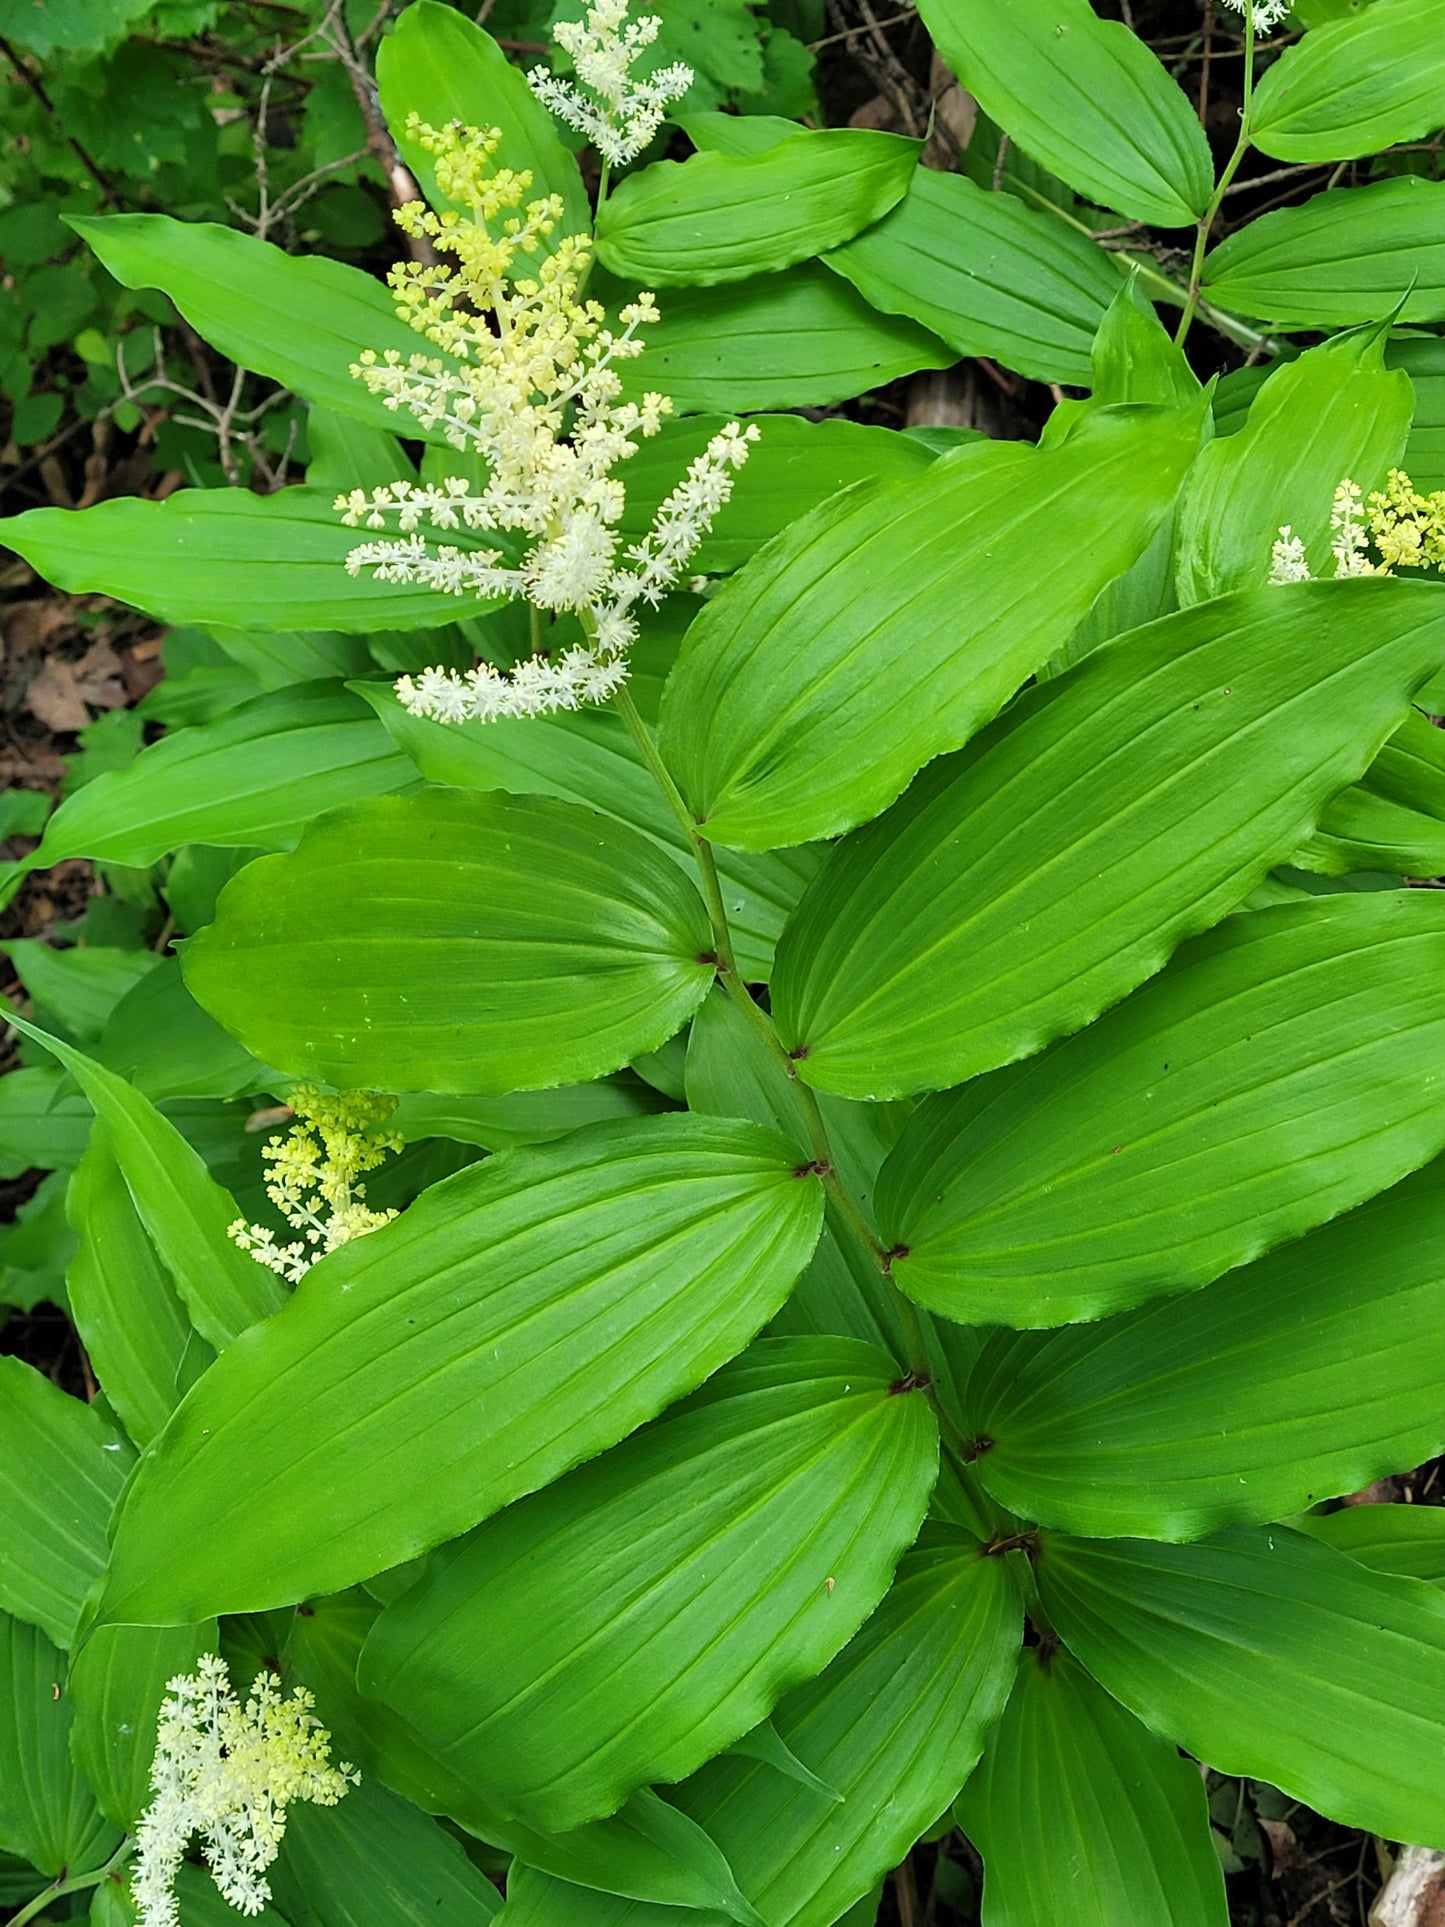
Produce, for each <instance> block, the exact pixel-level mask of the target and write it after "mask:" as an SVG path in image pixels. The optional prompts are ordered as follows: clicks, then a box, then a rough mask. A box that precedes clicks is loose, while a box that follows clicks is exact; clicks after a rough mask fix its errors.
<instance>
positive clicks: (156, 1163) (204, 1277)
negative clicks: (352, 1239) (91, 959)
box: [10, 1017, 286, 1618]
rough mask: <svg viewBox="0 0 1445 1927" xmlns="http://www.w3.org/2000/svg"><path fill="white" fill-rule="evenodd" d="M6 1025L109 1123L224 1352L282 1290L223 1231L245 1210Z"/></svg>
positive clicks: (113, 1099) (88, 1071) (107, 1089)
mask: <svg viewBox="0 0 1445 1927" xmlns="http://www.w3.org/2000/svg"><path fill="white" fill-rule="evenodd" d="M10 1021H11V1022H12V1023H13V1024H14V1025H15V1026H16V1028H17V1029H18V1030H22V1031H24V1033H25V1035H26V1036H27V1037H32V1038H34V1040H35V1042H36V1043H38V1044H43V1045H44V1047H45V1048H46V1050H48V1051H49V1052H50V1053H51V1055H52V1056H54V1057H58V1058H59V1059H60V1062H61V1063H62V1064H63V1065H64V1066H65V1068H66V1070H68V1071H69V1072H70V1074H71V1076H72V1077H73V1078H74V1079H75V1081H76V1083H77V1084H79V1086H80V1088H81V1090H82V1091H84V1093H85V1095H86V1096H87V1097H88V1098H89V1099H90V1102H91V1103H92V1104H93V1105H94V1107H95V1112H96V1115H97V1117H99V1118H101V1119H102V1120H103V1121H104V1123H105V1124H106V1125H107V1126H108V1127H109V1131H110V1141H111V1147H112V1149H113V1150H114V1152H115V1157H116V1162H117V1163H118V1164H119V1166H120V1169H121V1172H122V1174H123V1175H124V1178H125V1182H126V1186H127V1189H128V1190H129V1191H130V1195H131V1199H132V1202H133V1203H134V1205H135V1209H136V1213H137V1216H138V1217H139V1219H140V1222H141V1224H142V1225H143V1226H144V1227H145V1230H146V1233H147V1235H148V1236H149V1238H150V1240H151V1242H152V1244H153V1245H154V1246H155V1249H156V1252H157V1253H158V1255H159V1257H160V1259H161V1262H162V1263H163V1264H164V1265H165V1267H166V1269H167V1271H169V1272H170V1274H171V1276H172V1278H173V1279H174V1280H175V1284H176V1287H177V1289H178V1290H179V1292H180V1294H181V1296H182V1298H183V1299H184V1300H185V1302H186V1307H187V1309H188V1311H189V1312H190V1315H191V1318H192V1320H193V1322H194V1324H195V1327H196V1329H197V1331H199V1332H200V1334H201V1336H202V1337H203V1338H205V1339H207V1340H208V1341H209V1342H210V1343H211V1344H212V1345H214V1346H215V1347H216V1349H217V1350H218V1351H219V1350H221V1349H222V1348H223V1347H225V1346H226V1345H229V1344H230V1342H231V1340H232V1339H233V1338H235V1337H236V1336H237V1334H238V1333H240V1332H243V1331H244V1330H245V1329H246V1327H247V1326H248V1325H252V1324H255V1323H256V1321H257V1320H258V1319H264V1318H267V1317H269V1316H270V1314H271V1313H272V1312H273V1311H275V1310H276V1309H277V1307H278V1306H279V1305H280V1304H281V1303H282V1302H283V1300H284V1299H285V1296H286V1293H285V1289H284V1287H283V1286H282V1284H281V1281H280V1279H279V1278H277V1277H276V1275H275V1273H274V1272H270V1271H267V1270H266V1268H265V1267H264V1266H263V1265H258V1264H257V1263H256V1262H255V1261H254V1259H251V1258H248V1257H247V1256H246V1254H245V1253H244V1252H243V1251H241V1250H240V1249H239V1247H238V1246H236V1245H235V1244H233V1243H232V1242H231V1239H230V1238H229V1237H228V1236H227V1235H226V1233H227V1227H228V1226H230V1225H232V1224H234V1223H235V1221H236V1219H237V1218H238V1217H239V1215H240V1213H239V1212H238V1211H237V1210H236V1204H235V1200H234V1199H233V1198H232V1196H231V1194H230V1192H229V1191H226V1190H224V1189H223V1188H222V1186H221V1185H219V1184H217V1182H216V1180H215V1179H214V1178H213V1177H212V1176H211V1174H210V1172H209V1171H208V1170H207V1169H206V1165H205V1161H204V1159H203V1158H202V1157H201V1154H200V1152H199V1151H197V1150H195V1149H194V1148H193V1147H192V1146H191V1145H190V1144H188V1143H187V1142H186V1140H185V1138H183V1137H182V1136H181V1134H180V1132H179V1131H178V1130H177V1129H176V1127H175V1125H174V1124H172V1123H171V1121H170V1120H169V1118H166V1117H163V1116H162V1115H161V1113H160V1112H159V1111H158V1110H157V1109H156V1108H155V1106H154V1105H153V1104H152V1103H151V1102H150V1100H149V1099H148V1098H145V1097H142V1096H141V1094H140V1092H139V1091H134V1090H132V1089H131V1087H130V1085H129V1084H127V1083H126V1082H125V1080H124V1079H123V1078H120V1077H117V1076H116V1074H115V1072H114V1071H108V1070H106V1069H105V1067H104V1066H103V1065H101V1064H97V1063H96V1062H95V1060H94V1058H91V1057H87V1056H85V1055H84V1054H83V1052H81V1051H78V1050H75V1049H73V1048H72V1047H71V1046H70V1045H69V1044H62V1043H60V1042H59V1041H58V1040H57V1039H56V1038H54V1037H47V1036H46V1034H45V1032H44V1031H41V1030H37V1029H36V1028H35V1026H34V1025H33V1024H27V1023H26V1022H24V1020H23V1019H21V1018H19V1017H12V1018H11V1020H10ZM192 1617H193V1618H199V1617H201V1615H200V1614H193V1615H192Z"/></svg>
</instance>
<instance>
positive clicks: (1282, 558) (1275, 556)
mask: <svg viewBox="0 0 1445 1927" xmlns="http://www.w3.org/2000/svg"><path fill="white" fill-rule="evenodd" d="M1269 580H1270V583H1271V585H1272V586H1276V585H1278V584H1279V583H1282V582H1308V581H1309V580H1310V565H1309V560H1308V558H1307V557H1306V555H1305V545H1304V543H1303V542H1301V540H1300V539H1299V537H1298V536H1297V535H1296V534H1295V532H1294V530H1293V529H1292V528H1291V527H1290V525H1289V523H1288V522H1285V523H1283V524H1282V525H1281V527H1280V531H1279V540H1278V541H1277V542H1276V543H1275V545H1274V547H1273V548H1272V549H1271V550H1270V552H1269Z"/></svg>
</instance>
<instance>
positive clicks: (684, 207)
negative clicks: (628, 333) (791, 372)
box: [597, 127, 918, 287]
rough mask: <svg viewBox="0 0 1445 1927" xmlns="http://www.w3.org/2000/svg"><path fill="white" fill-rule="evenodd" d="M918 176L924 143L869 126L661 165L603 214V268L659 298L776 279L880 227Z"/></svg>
mask: <svg viewBox="0 0 1445 1927" xmlns="http://www.w3.org/2000/svg"><path fill="white" fill-rule="evenodd" d="M917 166H918V143H917V141H910V140H904V139H902V138H901V137H900V136H899V135H897V134H879V133H874V132H872V131H870V130H868V129H865V128H857V127H824V128H813V129H806V130H803V129H800V130H797V131H795V132H794V133H792V134H791V135H790V136H789V138H788V139H786V140H783V141H780V142H779V143H778V144H777V145H776V146H773V147H769V148H767V149H765V150H764V151H763V152H762V153H758V154H748V155H734V154H718V153H707V154H694V155H692V156H691V158H690V159H688V160H685V161H655V162H654V163H653V165H652V166H651V167H645V168H642V169H640V170H639V171H638V172H637V173H634V174H630V175H629V176H628V177H627V178H626V179H625V180H624V181H622V182H621V183H620V184H619V186H618V187H617V188H616V189H615V191H614V192H613V194H612V195H611V197H610V198H609V199H608V200H607V201H606V202H605V203H604V204H603V206H602V208H601V210H600V211H599V213H598V216H597V258H598V260H599V261H600V262H601V263H602V265H603V266H604V267H605V268H608V269H610V270H611V271H612V273H614V274H619V275H623V276H625V277H627V278H629V279H631V280H634V281H641V282H643V283H644V284H645V285H647V286H648V287H653V286H657V287H666V286H668V285H681V286H683V287H699V286H701V287H710V286H712V285H713V284H715V283H717V282H721V281H742V280H745V279H747V278H748V277H749V276H754V275H757V274H759V273H763V274H772V273H776V272H777V271H778V270H780V269H782V268H790V267H794V266H796V264H797V263H798V262H800V261H806V260H808V259H809V258H810V257H811V256H813V255H815V254H823V253H825V252H826V251H827V250H828V249H829V248H835V247H838V246H840V245H841V244H842V243H843V242H844V241H850V240H851V239H852V238H853V236H854V235H855V234H857V233H859V232H860V231H861V230H862V229H863V228H866V227H868V226H870V225H871V224H872V223H873V222H874V221H877V220H879V219H880V218H881V217H882V216H883V215H885V214H886V213H887V212H888V210H889V208H891V207H893V206H894V205H895V204H896V203H897V202H898V201H899V200H900V199H901V198H902V197H903V195H904V193H905V192H906V191H907V189H908V184H909V180H910V177H911V176H912V175H913V174H914V173H915V172H916V171H917Z"/></svg>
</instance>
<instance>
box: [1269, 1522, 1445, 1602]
mask: <svg viewBox="0 0 1445 1927" xmlns="http://www.w3.org/2000/svg"><path fill="white" fill-rule="evenodd" d="M1295 1524H1296V1525H1298V1526H1299V1528H1300V1530H1301V1531H1303V1532H1307V1533H1309V1535H1310V1537H1311V1538H1312V1539H1323V1541H1324V1542H1325V1544H1326V1545H1327V1546H1333V1547H1334V1548H1335V1550H1336V1551H1337V1552H1347V1553H1348V1554H1349V1555H1350V1557H1351V1558H1352V1559H1358V1560H1359V1562H1360V1564H1361V1565H1362V1566H1369V1567H1370V1569H1371V1570H1372V1571H1373V1572H1392V1573H1396V1574H1398V1576H1399V1577H1400V1578H1402V1579H1427V1580H1428V1581H1429V1582H1430V1584H1431V1585H1432V1586H1445V1506H1436V1505H1347V1506H1342V1507H1341V1508H1340V1510H1339V1511H1338V1512H1324V1513H1306V1514H1305V1516H1304V1517H1303V1518H1300V1519H1297V1520H1296V1521H1295Z"/></svg>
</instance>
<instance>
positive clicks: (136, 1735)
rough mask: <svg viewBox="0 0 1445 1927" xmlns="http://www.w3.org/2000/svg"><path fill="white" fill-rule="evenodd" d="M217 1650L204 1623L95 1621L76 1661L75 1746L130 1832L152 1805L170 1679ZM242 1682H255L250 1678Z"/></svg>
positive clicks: (109, 1810)
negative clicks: (163, 1706)
mask: <svg viewBox="0 0 1445 1927" xmlns="http://www.w3.org/2000/svg"><path fill="white" fill-rule="evenodd" d="M215 1650H216V1627H215V1623H214V1621H212V1622H211V1623H209V1624H207V1625H203V1626H97V1627H94V1628H92V1629H91V1631H90V1633H89V1635H88V1637H87V1639H86V1641H85V1643H84V1645H83V1646H82V1647H81V1648H80V1650H79V1652H78V1653H77V1654H76V1656H75V1663H74V1665H73V1666H72V1667H71V1671H70V1679H69V1683H68V1691H69V1694H70V1700H71V1706H72V1710H73V1722H72V1725H71V1730H70V1752H71V1757H72V1758H73V1759H74V1761H75V1764H76V1766H77V1767H78V1768H79V1769H80V1771H81V1773H83V1774H84V1776H85V1780H86V1784H87V1785H88V1786H90V1787H91V1788H92V1789H93V1790H94V1793H95V1796H96V1801H97V1803H98V1805H99V1807H100V1810H101V1812H102V1813H103V1814H104V1815H105V1817H106V1818H107V1819H108V1820H111V1821H113V1822H114V1823H115V1825H116V1826H118V1827H123V1828H124V1829H125V1830H126V1832H127V1833H134V1831H135V1825H136V1822H137V1821H138V1820H139V1819H140V1817H141V1814H142V1813H143V1812H144V1811H145V1809H146V1808H147V1807H148V1806H149V1805H150V1803H151V1800H152V1798H153V1791H152V1788H151V1777H150V1776H151V1762H152V1760H153V1759H154V1757H155V1751H156V1721H157V1719H158V1717H159V1714H160V1710H161V1701H162V1700H163V1699H164V1698H165V1696H166V1687H167V1685H168V1684H169V1682H170V1681H171V1680H172V1679H174V1678H175V1677H176V1676H177V1674H180V1673H194V1672H195V1670H196V1661H197V1660H198V1659H199V1658H200V1656H201V1654H202V1653H210V1652H214V1651H215ZM242 1684H245V1685H249V1684H250V1681H249V1680H247V1681H244V1682H242Z"/></svg>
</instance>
